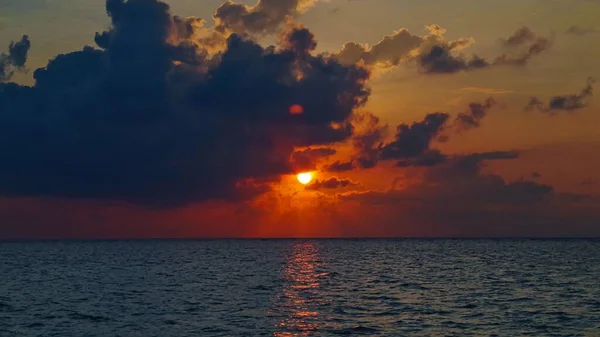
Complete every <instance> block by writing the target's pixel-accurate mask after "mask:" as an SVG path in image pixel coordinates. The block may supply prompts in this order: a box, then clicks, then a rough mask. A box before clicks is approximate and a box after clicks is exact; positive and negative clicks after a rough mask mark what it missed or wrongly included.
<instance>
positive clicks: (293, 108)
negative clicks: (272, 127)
mask: <svg viewBox="0 0 600 337" xmlns="http://www.w3.org/2000/svg"><path fill="white" fill-rule="evenodd" d="M303 112H304V108H303V107H302V105H300V104H294V105H292V106H291V107H290V113H291V114H292V115H299V114H301V113H303Z"/></svg>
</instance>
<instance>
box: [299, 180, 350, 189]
mask: <svg viewBox="0 0 600 337" xmlns="http://www.w3.org/2000/svg"><path fill="white" fill-rule="evenodd" d="M357 185H359V184H358V183H356V182H354V181H352V180H350V179H339V178H336V177H331V178H329V179H325V180H318V179H317V180H315V181H314V182H312V183H311V184H309V185H307V186H306V189H308V190H321V189H335V188H342V187H350V186H357Z"/></svg>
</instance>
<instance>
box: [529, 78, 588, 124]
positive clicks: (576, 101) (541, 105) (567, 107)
mask: <svg viewBox="0 0 600 337" xmlns="http://www.w3.org/2000/svg"><path fill="white" fill-rule="evenodd" d="M595 82H596V81H595V80H594V79H592V78H591V77H590V78H588V79H587V83H586V86H585V88H583V89H582V90H581V92H580V93H579V94H568V95H557V96H552V97H551V98H550V100H549V101H548V102H547V103H546V102H544V101H542V100H540V99H539V98H537V97H532V98H531V99H530V100H529V103H527V105H526V106H525V110H526V111H531V110H538V111H541V112H543V113H546V114H549V115H554V114H556V113H557V112H558V111H566V112H569V111H574V110H579V109H583V108H585V107H587V106H588V102H587V101H586V99H587V98H589V97H590V96H592V95H593V90H594V88H593V85H594V83H595Z"/></svg>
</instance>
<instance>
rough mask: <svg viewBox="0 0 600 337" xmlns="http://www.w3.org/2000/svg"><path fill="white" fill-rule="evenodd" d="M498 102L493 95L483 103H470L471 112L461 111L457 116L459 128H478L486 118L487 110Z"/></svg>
mask: <svg viewBox="0 0 600 337" xmlns="http://www.w3.org/2000/svg"><path fill="white" fill-rule="evenodd" d="M496 104H497V102H496V100H494V98H492V97H488V98H487V99H486V100H485V101H484V102H483V103H478V102H473V103H470V104H469V112H467V113H464V112H461V113H459V114H458V116H456V120H455V122H456V126H457V128H458V129H459V130H469V129H473V128H478V127H479V126H480V125H481V120H482V119H483V118H485V116H486V115H487V112H488V111H489V110H490V109H491V108H492V107H493V106H494V105H496Z"/></svg>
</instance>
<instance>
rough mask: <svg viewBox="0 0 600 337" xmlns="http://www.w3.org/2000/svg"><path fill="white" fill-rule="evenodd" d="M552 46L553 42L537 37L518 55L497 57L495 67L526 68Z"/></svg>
mask: <svg viewBox="0 0 600 337" xmlns="http://www.w3.org/2000/svg"><path fill="white" fill-rule="evenodd" d="M551 46H552V40H550V39H549V38H546V37H537V38H536V39H535V40H534V41H533V42H532V43H531V44H530V45H529V46H527V48H526V49H525V50H524V51H523V52H521V53H520V54H518V55H515V56H510V55H507V54H504V55H502V56H499V57H497V58H496V59H495V60H494V62H493V64H494V65H509V66H525V65H527V63H528V62H529V61H530V60H531V59H532V58H534V57H535V56H537V55H539V54H541V53H543V52H545V51H546V50H548V49H549V48H550V47H551Z"/></svg>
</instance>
